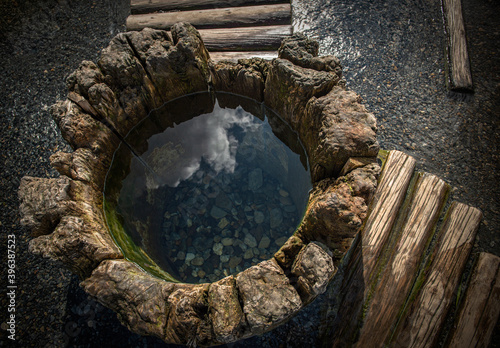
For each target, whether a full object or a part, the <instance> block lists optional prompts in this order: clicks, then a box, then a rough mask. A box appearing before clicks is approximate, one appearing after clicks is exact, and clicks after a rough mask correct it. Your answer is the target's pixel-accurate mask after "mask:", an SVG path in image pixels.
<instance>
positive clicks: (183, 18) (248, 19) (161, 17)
mask: <svg viewBox="0 0 500 348" xmlns="http://www.w3.org/2000/svg"><path fill="white" fill-rule="evenodd" d="M178 22H189V23H191V24H192V25H193V26H194V27H195V28H196V29H210V28H234V27H253V26H259V25H267V26H269V25H284V24H290V23H291V8H290V4H277V5H262V6H246V7H228V8H220V9H209V10H195V11H183V12H166V13H148V14H138V15H131V16H129V17H128V18H127V30H142V29H144V28H154V29H162V30H170V27H171V26H172V25H174V24H175V23H178Z"/></svg>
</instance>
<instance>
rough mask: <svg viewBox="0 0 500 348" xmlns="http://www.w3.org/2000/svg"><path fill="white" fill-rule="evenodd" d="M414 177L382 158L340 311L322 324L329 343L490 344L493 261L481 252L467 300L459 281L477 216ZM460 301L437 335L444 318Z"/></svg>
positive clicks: (406, 167) (499, 287) (496, 308)
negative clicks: (450, 322) (452, 318)
mask: <svg viewBox="0 0 500 348" xmlns="http://www.w3.org/2000/svg"><path fill="white" fill-rule="evenodd" d="M414 170H415V160H414V159H413V158H412V157H410V156H408V155H406V154H404V153H402V152H398V151H391V152H390V153H388V156H387V159H386V161H385V165H384V167H383V171H382V174H381V177H380V182H379V187H378V189H377V192H376V195H375V198H374V201H373V202H372V206H371V212H370V215H369V216H368V218H367V221H366V223H365V226H364V228H363V230H362V232H361V234H360V238H359V239H358V241H357V245H356V246H355V248H354V249H353V253H352V255H351V257H350V259H349V263H348V264H347V267H346V273H345V274H344V278H343V281H342V284H341V285H339V286H340V294H341V295H340V298H338V299H337V301H338V303H339V304H340V305H339V308H338V309H337V310H336V311H335V313H334V314H332V313H330V314H329V315H328V316H327V319H326V322H327V324H326V325H327V329H326V330H327V332H328V333H327V335H326V336H330V338H329V337H325V341H326V342H328V343H327V346H333V347H352V346H353V347H359V348H361V347H363V348H364V347H405V348H408V347H435V346H436V344H437V343H438V340H440V339H444V340H445V342H446V344H445V345H444V346H445V347H479V346H480V347H485V346H487V344H488V341H489V339H490V336H491V333H492V331H493V329H494V327H495V324H496V322H497V318H498V314H499V312H500V278H499V265H500V258H499V257H497V256H494V255H491V254H484V253H483V254H480V256H479V261H478V262H477V264H476V266H475V270H474V272H473V275H472V278H471V281H470V286H469V287H468V289H467V292H466V294H465V295H464V294H463V291H462V290H463V289H462V285H463V284H461V282H462V275H463V272H464V268H465V266H466V263H467V260H468V258H469V254H470V251H471V249H472V246H473V244H474V238H475V236H476V232H477V229H478V227H479V223H480V221H481V218H482V214H481V212H480V211H479V210H477V209H475V208H472V207H469V206H467V205H465V204H462V203H458V202H448V196H449V191H450V187H449V185H447V184H446V183H445V182H444V181H443V180H441V179H439V178H438V177H436V176H434V175H431V174H428V173H416V172H415V171H414ZM337 291H338V289H337ZM337 296H338V295H337ZM457 296H458V298H457ZM459 302H461V305H460V306H459V308H460V311H459V314H458V315H457V316H456V318H455V320H456V322H455V324H454V325H452V330H451V332H449V333H448V335H447V337H445V338H443V337H442V334H443V328H444V326H445V324H446V319H447V317H448V312H449V310H450V308H451V307H452V306H455V305H456V304H457V303H459ZM330 342H333V344H332V343H330Z"/></svg>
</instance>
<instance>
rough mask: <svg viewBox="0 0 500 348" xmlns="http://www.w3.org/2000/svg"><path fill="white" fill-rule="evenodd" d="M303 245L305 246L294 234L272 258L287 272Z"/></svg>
mask: <svg viewBox="0 0 500 348" xmlns="http://www.w3.org/2000/svg"><path fill="white" fill-rule="evenodd" d="M304 245H305V244H304V242H303V241H302V239H300V238H299V237H298V236H296V235H295V234H294V235H293V236H291V237H290V238H288V240H287V241H286V242H285V244H283V246H282V247H281V248H280V250H278V251H277V252H276V254H274V258H275V259H276V261H277V262H278V264H279V265H280V266H281V267H282V268H283V269H284V270H289V269H290V268H291V267H292V264H293V261H294V260H295V257H296V256H297V254H298V253H299V251H300V250H301V249H302V248H303V247H304Z"/></svg>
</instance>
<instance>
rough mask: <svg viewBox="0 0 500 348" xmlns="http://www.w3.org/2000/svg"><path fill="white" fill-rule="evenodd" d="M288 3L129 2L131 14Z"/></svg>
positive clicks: (215, 0)
mask: <svg viewBox="0 0 500 348" xmlns="http://www.w3.org/2000/svg"><path fill="white" fill-rule="evenodd" d="M278 3H290V1H286V0H131V1H130V10H131V12H132V14H139V13H152V12H156V11H165V12H166V11H190V10H201V9H207V8H224V7H239V6H253V5H270V4H278Z"/></svg>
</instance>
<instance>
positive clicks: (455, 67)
mask: <svg viewBox="0 0 500 348" xmlns="http://www.w3.org/2000/svg"><path fill="white" fill-rule="evenodd" d="M460 1H461V0H442V4H443V15H444V22H445V30H446V34H447V35H446V36H447V41H448V45H447V56H448V61H447V64H448V67H447V69H446V70H447V71H446V72H447V83H448V88H449V89H451V90H454V91H469V92H472V91H473V85H472V74H471V69H470V62H469V54H468V52H467V38H466V36H465V25H464V19H463V16H462V4H461V2H460Z"/></svg>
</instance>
